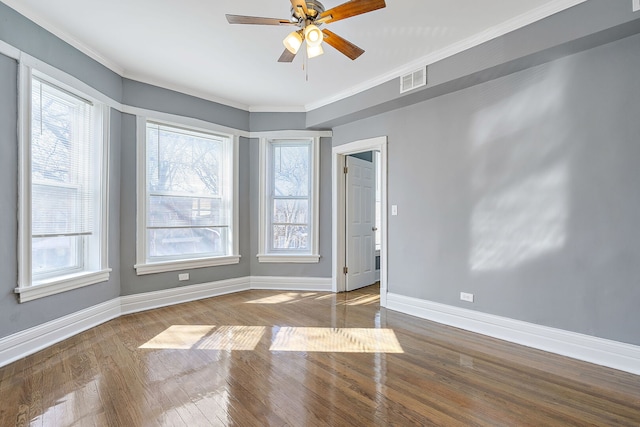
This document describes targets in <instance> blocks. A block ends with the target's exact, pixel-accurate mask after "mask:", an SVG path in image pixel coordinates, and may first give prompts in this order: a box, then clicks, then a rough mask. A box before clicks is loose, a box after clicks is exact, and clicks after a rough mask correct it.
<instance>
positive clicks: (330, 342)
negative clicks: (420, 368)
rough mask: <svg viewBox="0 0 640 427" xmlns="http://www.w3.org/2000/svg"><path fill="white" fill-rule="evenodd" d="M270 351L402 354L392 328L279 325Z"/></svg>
mask: <svg viewBox="0 0 640 427" xmlns="http://www.w3.org/2000/svg"><path fill="white" fill-rule="evenodd" d="M270 350H271V351H303V352H335V353H404V351H403V350H402V347H401V346H400V343H399V342H398V339H397V338H396V335H395V333H394V332H393V331H392V330H391V329H371V328H293V327H284V328H280V330H279V331H278V333H277V334H276V336H275V338H274V340H273V343H272V344H271V348H270Z"/></svg>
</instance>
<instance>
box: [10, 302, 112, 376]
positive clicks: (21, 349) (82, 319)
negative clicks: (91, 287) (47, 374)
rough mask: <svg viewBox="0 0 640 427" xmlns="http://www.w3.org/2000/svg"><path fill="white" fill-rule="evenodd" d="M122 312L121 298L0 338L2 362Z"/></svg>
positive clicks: (41, 347)
mask: <svg viewBox="0 0 640 427" xmlns="http://www.w3.org/2000/svg"><path fill="white" fill-rule="evenodd" d="M119 316H120V301H119V299H118V298H115V299H112V300H110V301H107V302H104V303H102V304H98V305H94V306H93V307H89V308H86V309H84V310H81V311H77V312H75V313H72V314H69V315H67V316H64V317H60V318H58V319H55V320H52V321H50V322H47V323H43V324H42V325H38V326H34V327H33V328H29V329H27V330H24V331H21V332H18V333H15V334H13V335H9V336H7V337H5V338H2V339H0V366H4V365H8V364H9V363H11V362H14V361H16V360H18V359H21V358H23V357H25V356H28V355H30V354H33V353H35V352H37V351H40V350H42V349H44V348H47V347H49V346H51V345H53V344H55V343H58V342H60V341H62V340H65V339H67V338H69V337H72V336H73V335H76V334H79V333H80V332H84V331H86V330H87V329H90V328H93V327H94V326H98V325H99V324H101V323H104V322H107V321H109V320H111V319H115V318H116V317H119Z"/></svg>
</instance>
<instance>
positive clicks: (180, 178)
mask: <svg viewBox="0 0 640 427" xmlns="http://www.w3.org/2000/svg"><path fill="white" fill-rule="evenodd" d="M145 151H146V177H145V178H146V179H145V181H146V198H145V199H146V200H145V202H146V217H145V218H144V221H145V239H146V241H145V247H146V260H145V261H146V262H147V263H154V262H164V261H173V260H190V259H199V258H211V257H223V256H228V255H232V254H233V245H232V233H231V231H230V230H231V225H232V218H233V215H232V209H233V175H232V160H233V146H232V141H231V138H229V137H224V136H218V135H214V134H209V133H204V132H197V131H193V130H188V129H183V128H179V127H175V126H169V125H164V124H159V123H153V122H147V124H146V150H145Z"/></svg>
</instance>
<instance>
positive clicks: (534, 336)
mask: <svg viewBox="0 0 640 427" xmlns="http://www.w3.org/2000/svg"><path fill="white" fill-rule="evenodd" d="M387 308H388V309H391V310H395V311H399V312H401V313H405V314H410V315H412V316H416V317H420V318H423V319H427V320H432V321H434V322H438V323H443V324H445V325H449V326H454V327H456V328H460V329H465V330H468V331H472V332H477V333H479V334H483V335H488V336H490V337H494V338H499V339H502V340H505V341H510V342H513V343H517V344H521V345H524V346H527V347H532V348H536V349H539V350H544V351H548V352H551V353H556V354H560V355H562V356H567V357H571V358H573V359H578V360H582V361H585V362H590V363H594V364H597V365H602V366H607V367H610V368H614V369H619V370H621V371H626V372H630V373H632V374H636V375H640V346H635V345H631V344H625V343H621V342H617V341H611V340H607V339H603V338H597V337H592V336H589V335H583V334H579V333H575V332H569V331H565V330H562V329H555V328H550V327H547V326H541V325H536V324H533V323H528V322H523V321H520V320H514V319H509V318H507V317H501V316H494V315H491V314H486V313H481V312H478V311H474V310H468V309H464V308H459V307H454V306H450V305H445V304H438V303H434V302H431V301H427V300H422V299H418V298H411V297H406V296H403V295H397V294H392V293H389V294H387Z"/></svg>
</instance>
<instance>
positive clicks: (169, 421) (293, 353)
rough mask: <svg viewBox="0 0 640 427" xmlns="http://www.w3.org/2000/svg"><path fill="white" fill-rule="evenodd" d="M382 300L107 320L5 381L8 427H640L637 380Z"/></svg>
mask: <svg viewBox="0 0 640 427" xmlns="http://www.w3.org/2000/svg"><path fill="white" fill-rule="evenodd" d="M378 292H379V290H378V288H377V287H376V286H373V287H368V288H364V289H362V290H358V291H354V292H351V293H348V294H337V295H335V294H330V293H322V292H275V291H248V292H242V293H237V294H232V295H227V296H222V297H216V298H210V299H206V300H202V301H196V302H191V303H187V304H181V305H175V306H171V307H166V308H162V309H157V310H151V311H147V312H143V313H137V314H132V315H128V316H124V317H121V318H119V319H116V320H112V321H110V322H108V323H105V324H103V325H100V326H98V327H96V328H93V329H91V330H89V331H87V332H84V333H82V334H80V335H77V336H74V337H72V338H70V339H67V340H65V341H64V342H61V343H59V344H57V345H55V346H52V347H50V348H47V349H45V350H43V351H41V352H39V353H37V354H34V355H32V356H29V357H26V358H25V359H22V360H20V361H17V362H15V363H13V364H11V365H8V366H5V367H4V368H1V369H0V426H13V425H36V426H69V425H78V426H85V425H86V426H143V425H144V426H155V425H168V426H182V425H185V426H208V425H221V426H222V425H238V426H265V425H274V426H284V425H290V426H316V425H318V426H324V425H336V426H342V425H348V426H362V425H399V426H405V425H438V426H457V425H460V426H471V425H480V426H482V425H484V426H516V425H531V426H556V425H557V426H566V425H601V426H625V425H627V426H639V425H640V377H638V376H635V375H632V374H628V373H624V372H620V371H616V370H613V369H608V368H603V367H599V366H595V365H591V364H588V363H583V362H578V361H575V360H572V359H567V358H563V357H561V356H557V355H553V354H549V353H545V352H542V351H537V350H532V349H529V348H525V347H522V346H518V345H515V344H510V343H507V342H503V341H499V340H495V339H492V338H488V337H484V336H481V335H476V334H473V333H469V332H465V331H462V330H458V329H455V328H451V327H447V326H443V325H439V324H436V323H432V322H428V321H425V320H421V319H417V318H414V317H411V316H407V315H403V314H400V313H397V312H393V311H388V310H385V309H380V307H379V299H378ZM327 348H331V349H332V350H333V351H318V350H320V349H327Z"/></svg>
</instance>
